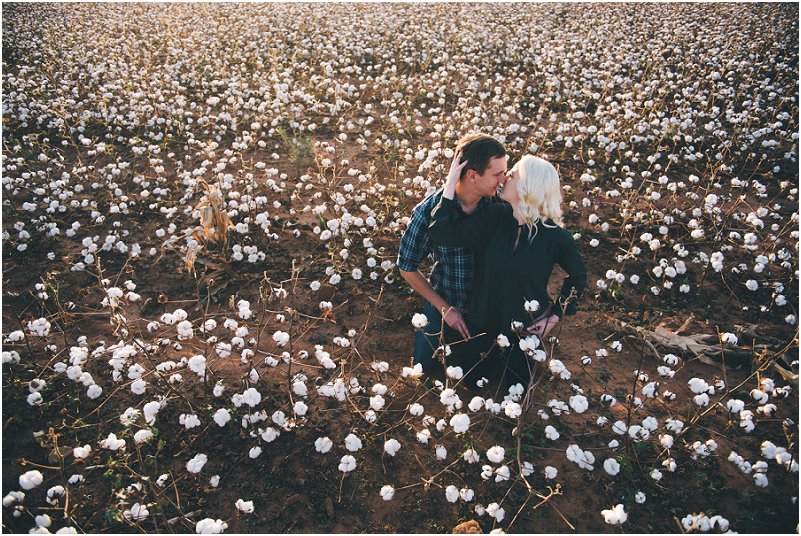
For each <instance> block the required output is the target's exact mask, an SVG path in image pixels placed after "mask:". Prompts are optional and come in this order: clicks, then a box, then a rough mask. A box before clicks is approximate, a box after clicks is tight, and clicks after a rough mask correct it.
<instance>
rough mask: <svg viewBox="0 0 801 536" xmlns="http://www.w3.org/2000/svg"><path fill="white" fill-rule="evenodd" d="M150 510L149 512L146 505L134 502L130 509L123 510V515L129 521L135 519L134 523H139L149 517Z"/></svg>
mask: <svg viewBox="0 0 801 536" xmlns="http://www.w3.org/2000/svg"><path fill="white" fill-rule="evenodd" d="M149 513H150V512H148V510H147V508H145V506H144V505H142V504H139V503H134V504H133V505H132V506H131V509H130V510H126V511H124V512H123V516H124V517H125V519H127V520H129V521H133V522H134V523H139V522H140V521H144V520H145V519H147V516H148V514H149Z"/></svg>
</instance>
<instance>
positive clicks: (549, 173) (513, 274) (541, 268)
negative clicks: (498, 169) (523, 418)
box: [429, 154, 587, 385]
mask: <svg viewBox="0 0 801 536" xmlns="http://www.w3.org/2000/svg"><path fill="white" fill-rule="evenodd" d="M465 165H466V162H461V154H458V155H456V157H455V158H454V160H453V163H452V164H451V169H450V172H449V173H448V179H447V181H446V183H445V188H444V191H443V193H442V199H441V200H440V202H439V204H438V205H437V206H436V207H435V208H434V210H433V211H432V213H431V224H430V227H429V232H430V233H431V238H432V240H433V241H434V243H439V244H442V245H454V246H455V245H466V246H470V247H472V249H473V254H474V258H475V261H474V262H475V266H474V279H473V281H474V288H473V295H472V298H471V304H470V312H469V314H468V319H469V320H470V323H471V324H472V325H473V326H475V328H477V329H480V330H481V331H483V332H485V333H486V334H485V335H483V336H481V337H478V338H476V339H472V340H471V341H470V342H469V343H468V348H466V349H465V354H466V356H467V360H468V362H467V363H466V365H467V366H468V368H472V369H473V370H472V371H471V372H470V373H469V374H468V383H469V384H474V383H476V381H477V380H479V379H480V378H481V377H482V376H484V375H485V374H484V373H485V372H487V370H488V366H489V365H490V364H491V363H490V362H491V361H492V360H493V359H494V354H497V353H498V352H497V351H493V352H492V353H491V357H490V359H485V360H483V361H480V354H481V353H482V352H487V351H488V350H489V349H490V348H491V347H492V348H493V349H494V350H495V349H497V345H496V344H494V342H495V340H496V337H497V336H498V335H500V334H504V335H506V336H507V340H508V341H509V343H510V346H509V348H508V349H506V350H508V352H509V355H508V356H507V358H508V360H509V361H508V365H509V370H510V372H511V373H512V377H511V378H508V379H509V380H510V381H511V383H514V382H515V381H520V382H522V383H523V385H528V382H529V380H530V378H531V374H530V369H529V366H528V362H527V360H526V356H525V354H524V353H523V351H522V350H521V349H520V347H519V344H518V340H517V339H518V337H521V338H526V336H527V335H531V334H534V335H538V336H539V337H545V336H547V335H548V333H549V332H550V331H551V330H552V329H553V327H554V326H555V325H556V324H557V323H558V322H559V319H560V318H561V316H562V315H563V314H575V311H576V300H577V299H578V297H579V296H580V295H581V292H582V291H583V290H584V287H585V286H586V279H587V271H586V268H585V267H584V261H582V259H581V255H580V254H579V252H578V249H577V247H576V243H575V242H574V240H573V236H572V235H571V234H570V233H569V232H568V231H566V230H565V229H563V228H562V227H560V225H559V224H560V223H561V219H562V210H561V207H560V204H561V201H562V194H561V190H560V186H559V175H558V173H557V171H556V169H555V168H554V167H553V166H552V165H551V164H550V163H548V162H546V161H545V160H543V159H541V158H537V157H535V156H532V155H525V156H524V157H523V158H521V159H520V162H518V163H517V164H516V165H515V166H514V168H512V171H511V173H510V176H509V178H508V179H507V181H506V184H505V185H504V187H503V191H502V193H501V194H500V197H501V199H503V200H504V201H506V203H494V204H492V205H490V206H488V207H487V210H482V211H481V212H479V213H477V214H475V215H473V216H470V217H468V218H463V219H460V220H458V221H457V219H456V216H457V212H456V204H455V202H454V193H455V191H456V184H457V183H458V181H459V176H460V173H461V170H462V168H463V167H464V166H465ZM555 264H559V265H560V266H561V267H562V268H563V269H564V270H565V271H566V272H567V273H568V278H567V279H566V280H565V281H564V283H563V285H562V289H561V292H560V294H559V298H558V299H557V300H556V301H552V300H551V298H550V296H549V294H548V280H549V279H550V276H551V272H552V270H553V266H554V265H555ZM535 302H536V303H535ZM513 323H519V324H517V325H516V327H517V328H518V329H517V330H515V333H516V335H517V336H515V337H512V336H511V333H512V331H513V330H512V325H513ZM471 331H472V329H471ZM474 333H480V331H478V332H476V331H474ZM479 361H480V362H479Z"/></svg>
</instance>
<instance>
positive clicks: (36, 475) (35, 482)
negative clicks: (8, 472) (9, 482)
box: [19, 469, 44, 491]
mask: <svg viewBox="0 0 801 536" xmlns="http://www.w3.org/2000/svg"><path fill="white" fill-rule="evenodd" d="M43 481H44V476H42V473H40V472H39V471H37V470H35V469H34V470H32V471H28V472H26V473H23V474H22V475H20V477H19V485H20V487H21V488H22V489H24V490H26V491H28V490H32V489H33V488H35V487H37V486H39V485H40V484H41V483H42V482H43Z"/></svg>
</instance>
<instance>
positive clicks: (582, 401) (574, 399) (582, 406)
mask: <svg viewBox="0 0 801 536" xmlns="http://www.w3.org/2000/svg"><path fill="white" fill-rule="evenodd" d="M569 402H570V407H571V408H573V411H575V412H576V413H584V412H585V411H587V408H588V407H589V402H587V397H585V396H584V395H575V396H571V397H570V401H569Z"/></svg>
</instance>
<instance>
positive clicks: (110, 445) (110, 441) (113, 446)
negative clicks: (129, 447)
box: [100, 433, 125, 451]
mask: <svg viewBox="0 0 801 536" xmlns="http://www.w3.org/2000/svg"><path fill="white" fill-rule="evenodd" d="M100 446H101V447H103V448H105V449H108V450H112V451H115V450H120V449H122V450H125V440H124V439H117V435H116V434H114V433H111V434H109V435H108V437H107V438H106V439H103V440H102V441H100Z"/></svg>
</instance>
